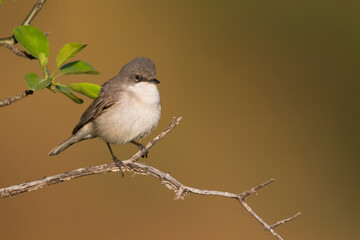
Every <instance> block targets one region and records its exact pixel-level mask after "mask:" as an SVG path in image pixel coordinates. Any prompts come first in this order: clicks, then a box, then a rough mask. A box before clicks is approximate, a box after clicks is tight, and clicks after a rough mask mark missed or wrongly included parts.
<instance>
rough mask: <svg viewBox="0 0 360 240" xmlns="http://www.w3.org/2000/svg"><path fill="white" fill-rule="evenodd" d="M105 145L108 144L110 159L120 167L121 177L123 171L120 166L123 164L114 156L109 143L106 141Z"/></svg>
mask: <svg viewBox="0 0 360 240" xmlns="http://www.w3.org/2000/svg"><path fill="white" fill-rule="evenodd" d="M106 145H107V146H108V148H109V150H110V153H111V156H112V159H113V160H114V162H115V164H116V166H117V167H118V168H119V169H120V172H121V175H122V177H124V172H123V170H122V168H121V167H123V166H124V164H123V163H122V161H120V160H119V159H118V158H117V157H116V156H115V154H114V153H113V151H112V149H111V147H110V144H109V143H106Z"/></svg>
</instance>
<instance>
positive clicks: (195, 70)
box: [0, 0, 360, 240]
mask: <svg viewBox="0 0 360 240" xmlns="http://www.w3.org/2000/svg"><path fill="white" fill-rule="evenodd" d="M34 2H35V0H33V1H20V0H17V1H12V0H4V1H3V3H2V4H1V5H0V36H2V37H6V36H8V35H9V34H10V33H11V32H12V28H13V27H15V26H17V25H19V24H20V23H21V22H22V20H23V19H24V17H25V16H26V14H27V13H28V12H29V10H30V9H31V8H32V6H33V4H34ZM359 8H360V4H359V1H235V0H234V1H200V0H199V1H160V0H159V1H146V0H143V1H140V0H139V1H115V0H112V1H110V0H109V1H95V0H77V1H72V0H62V1H51V0H50V1H48V2H47V3H46V5H45V6H44V8H43V10H42V11H41V12H40V14H39V15H38V16H37V18H36V19H35V20H34V21H33V23H32V24H33V25H34V26H36V27H38V28H40V29H41V30H43V31H50V32H51V34H50V35H49V41H50V55H51V56H50V62H51V63H50V68H51V69H54V65H55V64H54V63H55V57H56V53H57V51H58V50H59V49H60V48H61V47H62V46H63V45H64V44H65V43H67V42H72V41H75V42H80V43H87V44H88V47H87V48H86V49H85V50H84V51H83V52H81V53H80V54H79V55H78V56H77V57H76V59H82V60H85V61H88V62H89V63H90V64H92V65H93V66H94V67H95V68H96V69H97V70H99V71H100V72H101V74H100V75H94V76H86V75H77V76H71V77H63V78H60V79H59V81H60V82H62V83H71V82H83V81H88V82H93V83H97V84H102V83H103V82H104V81H106V80H108V79H110V78H111V77H113V76H114V75H116V74H117V73H118V72H119V70H120V68H121V67H122V66H123V65H124V64H125V63H127V62H128V61H130V60H131V59H132V58H134V57H136V56H146V57H150V58H151V59H153V60H154V62H155V63H156V65H157V68H158V79H159V80H160V81H161V84H160V85H159V89H160V94H161V98H162V103H163V111H162V118H161V120H160V123H159V126H158V128H157V129H156V130H155V131H154V132H153V134H152V135H151V136H149V137H148V138H147V139H145V140H143V141H142V142H143V143H146V142H147V141H149V140H150V139H151V137H154V136H155V135H156V134H158V133H159V132H161V131H162V130H163V129H164V128H165V127H166V126H167V125H168V124H169V122H170V121H171V118H172V117H173V116H183V118H184V119H183V121H182V122H181V124H180V126H179V127H178V128H176V129H175V130H174V131H173V132H172V133H171V134H169V135H168V136H167V137H166V138H165V139H164V140H163V141H161V142H159V143H158V144H157V145H156V146H155V147H154V148H153V149H151V151H150V158H149V159H148V160H146V162H147V163H148V164H151V165H152V166H154V167H156V168H159V169H160V170H162V171H165V172H167V171H169V172H170V173H171V174H172V175H173V176H174V177H175V178H177V179H178V180H180V181H182V182H183V183H185V184H187V185H190V186H194V187H199V188H204V189H214V190H223V191H230V192H237V193H238V192H242V191H243V190H246V189H248V188H250V187H253V186H255V185H257V184H260V183H262V182H264V181H266V180H268V179H269V178H275V179H276V180H277V181H276V182H275V183H273V184H271V185H270V186H268V187H266V188H265V189H263V190H261V191H260V192H259V194H258V195H257V196H252V197H250V198H249V199H248V202H249V204H250V205H251V206H252V207H253V209H254V210H255V211H256V212H257V213H258V214H260V216H262V217H263V218H264V219H265V220H266V221H268V222H269V223H274V222H275V221H277V220H280V219H283V218H286V217H289V216H291V215H293V214H295V213H296V212H298V211H301V212H302V213H303V214H302V215H301V216H300V217H299V218H298V219H296V220H294V221H293V222H290V223H287V224H285V225H283V226H281V227H279V228H278V229H277V230H278V232H279V233H280V234H281V235H282V236H283V237H284V238H285V239H328V240H330V239H357V238H358V237H359V233H360V231H359V226H358V225H359V214H360V211H359V200H360V199H359V195H360V194H359V176H358V173H359V157H360V150H359V144H360V140H359V138H360V126H359V120H360V111H359V110H360V108H359V103H360V102H359V100H360V99H359V96H360V94H359V90H360V83H359V75H360V67H359V63H360V57H359V56H360V45H359V43H360V28H359V20H360V17H359ZM31 71H34V72H36V73H40V66H39V65H38V63H37V62H35V61H29V60H27V59H22V58H19V57H16V56H15V55H13V54H12V53H11V52H10V51H8V50H7V49H5V48H0V81H1V88H0V98H5V97H8V96H11V95H14V94H16V93H19V92H21V91H23V90H25V88H26V86H25V82H24V80H23V79H24V75H25V74H26V73H28V72H31ZM84 100H85V103H84V104H82V105H77V104H75V103H73V102H71V101H70V100H69V99H67V98H65V97H64V96H62V95H61V94H53V93H52V92H50V91H48V90H43V91H39V92H36V93H35V94H34V95H33V96H31V97H29V98H27V99H25V100H23V101H21V102H19V103H16V104H15V105H12V106H10V107H6V108H2V109H0V116H1V117H0V126H1V138H0V187H7V186H11V185H14V184H19V183H22V182H25V181H30V180H35V179H39V178H42V177H44V176H51V175H54V174H57V173H61V172H64V171H67V170H72V169H76V168H80V167H86V166H94V165H98V164H103V163H110V162H111V161H112V160H111V157H110V154H109V152H108V150H107V148H106V145H105V144H104V143H103V142H101V141H100V140H90V141H85V142H82V143H79V144H76V145H74V146H72V147H71V148H69V149H68V150H66V151H65V152H63V153H62V154H60V155H59V156H56V157H48V156H47V153H48V151H49V150H50V149H51V148H52V147H54V146H55V145H56V144H58V143H59V142H61V141H63V140H64V139H65V138H67V137H68V136H69V134H70V132H71V130H72V128H73V127H74V126H75V124H76V123H77V121H78V120H79V118H80V115H81V114H82V112H83V111H84V110H85V108H86V107H87V106H88V105H89V103H90V102H91V100H90V99H85V98H84ZM115 149H116V153H117V155H118V156H119V158H120V159H126V158H128V157H129V156H131V155H132V154H133V153H135V151H136V150H137V149H136V147H134V146H133V145H125V146H118V147H115ZM173 197H174V193H173V192H170V191H169V190H167V189H166V188H165V187H164V186H162V185H160V183H159V181H158V180H155V179H153V178H151V177H146V176H135V177H132V175H131V174H129V173H126V176H125V178H123V179H122V178H121V175H120V174H117V173H111V174H105V175H98V176H91V177H84V178H80V179H77V180H73V181H70V182H67V183H63V184H59V185H54V186H50V187H46V188H44V189H41V190H38V191H35V192H31V193H25V194H21V195H17V196H14V197H11V198H7V199H2V200H0V213H1V214H0V233H1V239H54V240H55V239H64V238H66V239H142V238H145V237H146V239H220V238H221V239H224V238H226V239H274V238H273V237H272V236H270V234H269V233H267V232H265V231H263V229H262V227H261V226H260V224H259V223H257V222H256V221H255V219H253V218H252V217H251V216H250V215H249V214H248V213H247V212H246V211H245V210H244V209H243V208H242V207H241V206H240V205H239V204H238V203H236V201H233V200H229V199H222V198H216V197H201V196H194V195H190V196H189V197H188V198H187V199H186V200H184V201H173Z"/></svg>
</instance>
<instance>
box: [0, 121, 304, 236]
mask: <svg viewBox="0 0 360 240" xmlns="http://www.w3.org/2000/svg"><path fill="white" fill-rule="evenodd" d="M181 119H182V118H181V117H179V118H175V117H174V118H173V121H172V122H171V123H170V125H169V127H168V128H166V129H165V130H164V131H163V132H162V133H160V134H159V135H158V136H157V137H155V138H154V139H153V140H152V141H151V142H149V143H148V144H147V145H146V148H147V149H150V148H151V147H152V146H154V145H155V143H157V142H158V141H159V140H161V139H162V138H163V137H164V136H165V135H166V134H168V133H169V132H170V131H171V130H173V129H174V128H175V127H176V126H177V125H178V124H179V122H180V121H181ZM141 154H142V151H141V150H140V151H138V152H137V153H136V154H134V155H133V156H132V157H131V158H129V159H128V160H125V161H122V162H123V164H124V165H123V171H129V172H133V173H136V174H142V175H150V176H152V177H155V178H157V179H159V180H160V181H161V183H162V184H164V185H165V186H166V187H168V188H169V189H171V190H173V191H174V192H175V200H177V199H184V198H185V197H186V196H187V194H189V193H193V194H198V195H205V196H221V197H226V198H233V199H236V200H238V201H239V202H240V204H241V205H242V206H243V207H244V208H245V209H246V210H247V211H248V212H249V213H250V214H251V215H252V216H253V217H254V218H255V219H256V220H257V221H259V222H260V224H261V225H262V226H263V227H264V228H265V230H267V231H269V232H270V233H271V234H272V235H273V236H274V237H276V238H277V239H279V240H282V239H283V238H282V237H281V236H280V235H279V234H278V233H276V232H275V231H274V228H276V227H278V226H279V225H281V224H284V223H286V222H289V221H291V220H293V219H295V218H296V217H297V216H299V214H296V215H295V216H293V217H291V218H288V219H284V220H280V221H278V222H277V223H275V224H274V225H272V226H270V225H268V224H267V223H266V222H265V221H264V220H262V219H261V218H260V217H259V216H258V215H257V214H256V213H255V212H254V211H253V210H252V209H251V208H250V206H249V205H248V204H247V203H246V202H245V199H246V197H248V196H249V195H251V194H254V193H255V192H256V191H257V190H260V189H261V188H263V187H265V186H267V185H268V184H270V183H272V182H273V181H274V179H270V180H268V181H266V182H265V183H263V184H260V185H258V186H256V187H254V188H251V189H249V190H247V191H244V192H242V193H240V194H235V193H230V192H222V191H212V190H202V189H198V188H193V187H189V186H186V185H184V184H182V183H181V182H179V181H178V180H176V179H175V178H174V177H172V176H171V175H170V174H169V173H164V172H162V171H160V170H158V169H156V168H154V167H151V166H149V165H146V164H145V163H140V162H138V161H137V160H138V159H139V158H140V156H141ZM118 171H119V168H118V167H117V166H116V164H115V163H111V164H103V165H98V166H94V167H87V168H79V169H76V170H72V171H68V172H65V173H61V174H58V175H54V176H51V177H45V178H43V179H40V180H36V181H32V182H26V183H22V184H19V185H14V186H11V187H7V188H3V189H0V198H6V197H11V196H14V195H17V194H19V193H24V192H30V191H34V190H37V189H40V188H43V187H46V186H49V185H52V184H56V183H61V182H65V181H69V180H72V179H75V178H79V177H83V176H89V175H94V174H104V173H108V172H118Z"/></svg>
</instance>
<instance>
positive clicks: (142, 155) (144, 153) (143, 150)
mask: <svg viewBox="0 0 360 240" xmlns="http://www.w3.org/2000/svg"><path fill="white" fill-rule="evenodd" d="M139 150H140V151H141V152H142V154H141V157H142V158H147V157H148V153H149V150H148V149H147V148H146V147H145V146H144V145H140V146H139Z"/></svg>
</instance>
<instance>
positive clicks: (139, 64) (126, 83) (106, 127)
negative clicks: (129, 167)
mask: <svg viewBox="0 0 360 240" xmlns="http://www.w3.org/2000/svg"><path fill="white" fill-rule="evenodd" d="M159 83H160V81H159V80H158V79H156V66H155V64H154V62H153V61H152V60H150V59H149V58H145V57H137V58H134V59H133V60H131V61H130V62H129V63H127V64H125V65H124V67H123V68H122V69H121V70H120V72H119V74H118V75H117V76H115V77H113V78H112V79H110V80H108V81H107V82H105V83H104V84H103V85H102V86H101V90H100V92H99V95H98V97H97V98H96V99H95V100H94V101H93V102H92V103H91V104H90V106H89V107H88V108H87V109H86V110H85V112H84V113H83V114H82V115H81V118H80V121H79V123H78V124H77V125H76V126H75V128H74V130H73V131H72V135H71V136H70V137H69V138H68V139H66V140H65V141H64V142H62V143H60V144H59V145H57V146H56V147H54V148H53V149H52V150H51V151H50V152H49V153H48V155H49V156H54V155H57V154H59V153H61V152H62V151H64V150H65V149H67V148H68V147H70V146H71V145H73V144H75V143H77V142H80V141H83V140H86V139H92V138H96V137H98V138H100V139H101V140H103V141H104V142H105V143H106V145H107V147H108V149H109V151H110V154H111V156H112V159H113V161H114V162H115V164H116V165H117V166H118V167H119V169H120V171H121V174H122V176H123V177H124V174H123V171H122V168H121V166H123V163H122V162H121V161H120V160H119V159H118V158H117V157H116V156H115V154H114V153H113V151H112V148H111V146H110V144H115V145H122V144H126V143H132V144H134V145H136V146H137V147H138V148H139V150H140V151H142V155H141V157H146V158H147V156H148V149H147V148H146V147H145V146H144V145H142V144H140V143H138V142H137V140H139V139H141V138H144V137H146V136H147V135H148V134H149V133H150V132H151V131H152V130H153V129H154V128H155V127H156V126H157V124H158V122H159V119H160V115H161V101H160V94H159V91H158V88H157V86H156V85H157V84H159Z"/></svg>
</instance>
